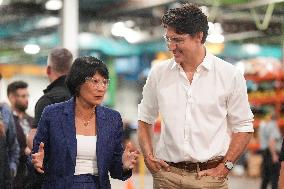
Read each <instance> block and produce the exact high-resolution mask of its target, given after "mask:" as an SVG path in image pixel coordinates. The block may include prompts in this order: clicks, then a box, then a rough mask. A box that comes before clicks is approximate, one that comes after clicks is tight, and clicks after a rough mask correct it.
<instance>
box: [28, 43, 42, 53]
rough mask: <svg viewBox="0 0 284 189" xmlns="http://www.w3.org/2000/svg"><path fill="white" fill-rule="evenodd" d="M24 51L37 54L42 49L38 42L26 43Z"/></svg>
mask: <svg viewBox="0 0 284 189" xmlns="http://www.w3.org/2000/svg"><path fill="white" fill-rule="evenodd" d="M24 51H25V53H27V54H37V53H39V51H40V47H39V46H38V45H36V44H28V45H25V47H24Z"/></svg>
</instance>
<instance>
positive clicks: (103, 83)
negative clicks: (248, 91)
mask: <svg viewBox="0 0 284 189" xmlns="http://www.w3.org/2000/svg"><path fill="white" fill-rule="evenodd" d="M86 81H87V82H90V83H91V84H92V86H93V87H94V88H96V89H98V88H99V87H103V88H107V87H108V86H109V79H96V78H92V77H87V78H86Z"/></svg>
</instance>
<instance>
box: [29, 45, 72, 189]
mask: <svg viewBox="0 0 284 189" xmlns="http://www.w3.org/2000/svg"><path fill="white" fill-rule="evenodd" d="M72 61H73V55H72V53H71V52H70V51H69V50H68V49H66V48H59V47H58V48H54V49H52V50H51V52H50V53H49V55H48V58H47V68H46V74H47V77H48V79H49V81H50V82H51V83H50V84H49V85H48V86H47V88H46V89H45V90H44V91H43V93H44V95H43V96H42V97H40V99H39V100H38V101H37V103H36V106H35V119H34V122H33V125H32V127H33V129H31V131H30V133H29V135H28V146H29V148H32V146H33V145H32V141H33V138H34V135H35V133H36V129H37V126H38V122H39V120H40V117H41V114H42V112H43V109H44V108H45V107H46V106H47V105H50V104H54V103H59V102H63V101H66V100H68V99H70V98H71V94H70V92H69V90H68V89H67V87H66V85H65V78H66V74H67V73H68V72H69V70H70V67H71V64H72ZM42 181H43V178H42V175H38V176H36V178H34V184H33V187H32V188H33V189H38V188H41V187H40V185H41V184H40V183H42Z"/></svg>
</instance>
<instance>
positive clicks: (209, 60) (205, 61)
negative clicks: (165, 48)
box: [171, 49, 213, 72]
mask: <svg viewBox="0 0 284 189" xmlns="http://www.w3.org/2000/svg"><path fill="white" fill-rule="evenodd" d="M211 57H212V54H211V53H210V52H208V50H207V49H206V55H205V57H204V59H203V61H202V62H201V64H200V65H199V66H197V70H196V71H197V72H199V71H200V70H201V69H202V68H205V69H206V70H211V69H212V64H213V62H212V58H211ZM171 62H172V66H171V69H174V68H175V67H177V68H179V67H180V65H179V64H178V63H176V62H175V60H174V58H172V59H171Z"/></svg>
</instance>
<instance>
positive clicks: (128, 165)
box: [122, 143, 140, 170]
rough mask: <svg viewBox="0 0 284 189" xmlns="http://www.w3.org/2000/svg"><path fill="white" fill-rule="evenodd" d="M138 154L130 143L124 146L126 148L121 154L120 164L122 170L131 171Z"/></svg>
mask: <svg viewBox="0 0 284 189" xmlns="http://www.w3.org/2000/svg"><path fill="white" fill-rule="evenodd" d="M139 154H140V152H139V151H138V150H137V149H136V148H134V147H133V146H132V144H131V143H128V144H127V145H126V148H125V150H124V152H123V154H122V163H123V169H124V170H130V169H133V168H134V166H135V164H136V163H137V159H138V157H139Z"/></svg>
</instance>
